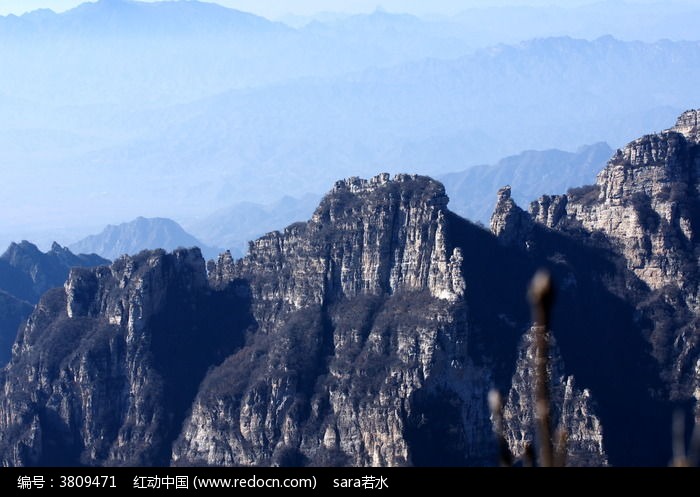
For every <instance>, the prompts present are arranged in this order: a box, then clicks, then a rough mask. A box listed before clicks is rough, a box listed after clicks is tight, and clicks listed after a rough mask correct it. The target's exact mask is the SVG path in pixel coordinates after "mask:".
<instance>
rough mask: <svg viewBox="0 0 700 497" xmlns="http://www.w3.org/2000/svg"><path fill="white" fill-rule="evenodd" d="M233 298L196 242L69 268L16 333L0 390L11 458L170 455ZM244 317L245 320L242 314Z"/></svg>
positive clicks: (222, 339) (221, 349) (152, 458)
mask: <svg viewBox="0 0 700 497" xmlns="http://www.w3.org/2000/svg"><path fill="white" fill-rule="evenodd" d="M222 298H223V299H224V302H228V304H229V305H231V308H230V309H229V310H230V311H233V312H235V311H236V305H237V304H238V300H237V299H236V298H235V297H233V296H230V295H228V296H227V295H224V294H221V293H220V292H219V293H218V294H212V293H211V292H210V291H209V289H208V285H207V278H206V272H205V269H204V260H203V259H202V257H201V254H200V252H199V250H198V249H193V250H190V251H187V250H179V251H175V252H174V253H173V254H166V253H165V252H163V251H155V252H144V253H142V254H139V255H138V256H135V257H123V258H120V259H118V260H117V261H115V263H114V264H112V266H110V267H107V266H103V267H98V268H94V269H86V268H74V269H73V270H71V273H70V275H69V278H68V280H67V281H66V283H65V286H64V288H61V289H54V290H51V291H50V292H48V293H47V294H45V295H44V296H43V297H42V299H41V301H40V302H39V304H38V305H37V307H36V310H35V311H34V313H33V314H32V316H31V317H30V318H29V320H28V322H27V324H26V325H25V326H24V328H23V329H22V330H21V331H20V334H19V336H18V339H17V342H16V343H15V345H14V347H13V355H12V360H11V361H10V364H9V365H8V367H7V369H6V372H5V377H4V391H5V395H4V396H3V397H2V398H1V399H0V412H1V413H2V416H0V448H1V449H2V450H1V451H0V454H1V455H2V462H3V464H4V465H36V464H54V465H66V464H68V465H73V464H88V465H97V464H108V465H113V464H117V465H122V464H126V465H143V464H146V465H153V464H166V463H167V462H168V460H169V455H170V443H171V442H172V440H173V439H174V438H175V437H176V436H177V434H178V432H179V428H180V424H181V422H182V419H183V418H184V415H185V411H186V410H187V409H188V407H189V406H190V402H191V399H192V397H194V394H195V392H196V388H197V386H198V384H199V381H201V379H202V377H203V376H204V373H205V372H206V369H207V368H208V367H210V366H211V365H212V364H215V363H216V361H217V359H218V360H221V359H223V357H224V356H225V355H227V354H228V353H230V352H231V351H232V350H233V349H234V347H235V344H236V342H237V341H240V335H239V334H237V333H236V328H237V327H238V329H239V330H240V329H241V328H242V326H240V325H239V326H237V320H240V319H241V318H242V316H244V313H240V314H239V317H237V318H234V319H232V318H230V317H228V318H227V317H224V316H222V314H223V313H222V311H221V309H220V308H217V307H218V306H220V305H221V304H222V302H218V306H215V307H212V303H213V302H217V301H218V300H219V299H222ZM243 322H244V323H245V320H243Z"/></svg>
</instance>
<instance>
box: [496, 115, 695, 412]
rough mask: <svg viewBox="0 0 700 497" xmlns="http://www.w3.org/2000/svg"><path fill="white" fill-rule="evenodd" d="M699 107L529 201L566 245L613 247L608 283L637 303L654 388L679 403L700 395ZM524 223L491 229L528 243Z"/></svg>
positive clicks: (534, 215)
mask: <svg viewBox="0 0 700 497" xmlns="http://www.w3.org/2000/svg"><path fill="white" fill-rule="evenodd" d="M698 112H699V111H697V110H691V111H687V112H685V113H683V115H681V116H680V117H679V118H678V121H677V123H676V125H675V126H673V127H672V128H670V129H668V130H666V131H662V132H660V133H657V134H652V135H647V136H643V137H641V138H639V139H637V140H634V141H632V142H630V143H629V144H628V145H626V146H625V147H624V148H622V149H620V150H618V151H617V152H616V153H615V154H614V156H613V157H612V158H611V159H610V161H609V162H608V164H607V166H606V167H605V168H604V169H603V170H602V171H601V172H600V173H599V174H598V177H597V181H596V184H595V185H591V186H586V187H581V188H574V189H572V190H570V191H569V192H568V193H567V194H566V195H562V196H553V197H549V196H544V197H542V198H541V199H539V200H538V201H535V202H533V203H532V204H531V206H530V219H531V220H532V222H534V223H536V224H537V226H538V228H536V230H542V227H546V228H549V229H551V230H554V231H556V232H558V233H562V234H564V235H565V236H566V240H567V241H566V242H565V243H572V242H573V243H578V244H581V245H582V246H588V247H594V248H595V249H596V250H599V251H604V252H605V253H607V254H609V255H607V256H606V257H607V258H608V259H609V260H610V263H611V264H612V265H613V267H617V269H616V273H615V274H616V275H618V276H623V278H622V279H621V280H619V281H614V280H615V277H613V278H610V277H609V276H606V278H607V281H606V283H605V284H606V287H607V288H608V289H609V290H610V291H612V292H613V293H615V294H616V295H618V297H619V298H621V299H623V300H625V301H627V302H629V303H630V304H631V305H632V306H634V308H635V309H636V312H637V313H638V317H637V322H638V323H639V324H638V326H639V328H640V330H639V331H640V334H641V335H642V336H644V337H645V338H646V340H648V343H649V344H650V345H651V355H652V356H653V357H654V359H655V360H656V361H657V363H658V365H659V367H660V368H661V372H660V377H661V379H662V383H663V385H664V386H663V387H662V390H663V393H657V395H658V396H660V397H664V398H669V399H672V400H676V401H687V400H690V399H694V398H696V396H697V395H696V389H697V387H696V385H697V368H698V364H700V334H698V331H697V330H698V328H699V327H700V305H699V301H698V298H699V293H700V270H699V265H700V248H698V247H699V245H698V233H699V230H700V224H699V223H700V221H699V220H700V181H699V177H700V142H699V135H698V126H697V123H698ZM499 198H500V196H499ZM516 209H517V206H516V207H513V206H509V212H513V211H516ZM500 218H503V219H505V218H504V217H503V216H501V217H500ZM500 218H499V219H500ZM526 222H527V221H523V220H522V219H520V218H517V219H515V220H511V221H509V222H508V221H506V222H501V223H500V224H498V225H497V226H496V227H495V228H497V229H494V233H496V234H497V235H499V237H500V238H502V239H503V240H504V241H508V243H510V244H511V245H517V244H518V243H521V244H522V243H523V240H527V239H528V237H527V236H523V235H522V234H521V233H520V232H521V231H522V230H521V228H520V227H521V226H522V225H523V224H526ZM528 236H529V237H530V239H531V238H532V234H530V235H528ZM547 236H550V235H547ZM514 240H515V241H514ZM640 283H641V285H640Z"/></svg>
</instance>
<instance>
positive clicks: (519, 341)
mask: <svg viewBox="0 0 700 497" xmlns="http://www.w3.org/2000/svg"><path fill="white" fill-rule="evenodd" d="M696 123H697V111H690V112H688V113H686V114H684V115H683V116H682V118H681V119H680V120H679V123H678V124H677V126H676V127H675V128H673V129H672V130H670V131H667V132H662V133H659V134H657V135H649V136H647V137H644V138H642V139H641V140H637V141H635V142H632V143H631V144H630V145H628V147H626V148H625V149H622V150H620V151H618V152H617V153H616V154H615V155H614V156H613V158H612V159H611V160H610V161H609V163H608V165H607V166H606V168H605V169H604V170H603V171H602V172H601V173H600V174H599V176H598V182H597V184H596V185H594V186H592V187H585V188H581V189H574V190H570V191H569V193H567V194H566V195H561V196H554V197H551V196H545V197H542V198H541V199H539V200H538V201H536V202H533V204H532V205H531V207H530V212H526V211H524V210H522V209H521V208H519V207H518V206H517V205H516V204H515V202H514V201H513V200H512V198H511V195H510V189H509V188H504V189H502V190H501V192H500V193H499V197H498V203H497V206H496V209H495V212H494V215H493V218H492V231H493V233H491V232H488V231H486V230H484V229H482V228H480V227H478V226H476V225H474V224H472V223H470V222H468V221H466V220H464V219H462V218H460V217H459V216H457V215H455V214H454V213H452V212H450V211H449V209H448V208H447V206H448V198H447V196H446V195H445V191H444V188H443V186H442V185H441V184H440V183H438V182H436V181H434V180H432V179H430V178H427V177H423V176H415V175H403V174H402V175H397V176H395V177H394V178H393V179H392V178H391V177H390V176H389V175H388V174H382V175H379V176H376V177H374V178H372V179H369V180H362V179H359V178H350V179H347V180H344V181H339V182H337V183H336V184H335V186H334V187H333V189H332V190H331V192H329V194H328V195H327V196H326V197H324V199H323V200H322V201H321V204H320V205H319V207H318V208H317V209H316V211H315V213H314V214H313V216H312V217H311V219H310V220H309V221H308V222H305V223H296V224H293V225H291V226H289V227H288V228H286V229H285V230H284V231H282V232H273V233H270V234H268V235H266V236H264V237H262V238H260V239H258V240H256V241H255V242H251V245H250V250H249V253H248V255H247V256H246V257H244V258H243V259H240V260H234V259H233V257H232V256H231V255H230V254H229V253H224V254H222V255H221V256H220V257H219V258H218V259H217V260H216V261H210V262H209V263H208V264H207V267H206V268H205V262H204V259H203V258H202V256H201V253H200V252H199V250H198V249H189V250H188V249H179V250H176V251H175V252H173V253H172V254H168V253H166V252H164V251H144V252H142V253H141V254H139V255H137V256H124V257H121V258H119V259H117V260H116V261H115V262H114V263H113V264H112V265H111V266H109V267H100V268H96V269H84V268H77V269H73V270H71V273H70V275H69V277H68V280H67V282H66V283H65V285H64V287H63V288H62V289H56V290H52V291H50V292H49V293H47V294H45V295H44V296H43V297H42V299H41V301H40V302H39V304H38V306H37V308H36V310H35V311H34V312H33V314H32V316H31V317H30V318H29V320H28V322H27V324H26V326H25V327H24V328H23V329H22V330H21V333H20V335H19V337H18V339H17V342H16V343H15V345H14V347H13V355H12V359H11V361H10V364H9V365H8V366H7V367H6V368H5V369H4V370H2V372H1V373H0V382H2V383H3V385H4V389H3V391H4V395H3V396H2V397H0V458H1V460H2V462H3V464H5V465H37V464H52V463H54V464H55V463H59V462H60V463H61V464H86V465H121V464H136V465H162V464H175V465H190V464H197V465H200V464H204V465H287V466H289V465H372V466H396V465H421V466H425V465H465V464H470V465H488V464H493V463H494V462H495V456H496V451H497V444H496V442H495V440H494V437H493V434H492V426H491V417H490V412H489V409H488V405H487V402H486V399H487V394H488V391H489V390H490V389H492V388H496V389H498V390H500V391H501V392H502V393H503V394H504V397H505V398H506V399H507V401H506V404H505V410H504V420H505V423H506V426H505V433H506V434H507V441H508V443H509V445H510V447H511V450H512V451H513V453H514V454H515V455H516V456H521V455H522V454H523V451H524V449H525V446H526V445H527V444H528V443H531V442H532V441H535V438H534V419H533V418H534V416H533V412H534V409H533V405H534V404H533V402H534V400H533V399H532V396H531V392H532V382H533V373H532V355H533V354H532V351H531V340H530V339H529V338H528V337H529V334H528V330H529V328H530V314H529V309H528V306H527V303H526V301H525V298H524V293H525V289H526V287H527V284H528V281H529V280H530V278H531V276H532V274H533V273H534V271H535V270H536V269H537V268H539V267H546V268H548V269H549V270H550V272H551V273H552V275H553V277H554V280H555V281H556V282H557V283H558V295H557V301H556V304H555V307H554V312H553V316H552V326H551V328H552V330H551V332H552V335H553V336H554V337H555V340H556V347H553V349H552V350H553V352H552V353H553V358H552V364H553V367H552V372H551V381H552V385H553V395H552V397H553V399H554V400H555V406H554V420H555V422H556V423H557V425H558V426H559V427H561V428H562V429H563V430H564V431H565V432H566V434H567V436H568V440H569V443H568V451H567V452H568V461H569V463H570V464H572V465H576V464H590V465H605V464H608V463H609V464H613V465H650V464H656V465H659V464H666V463H667V462H668V460H669V457H670V439H669V435H668V433H669V427H670V420H671V412H672V411H673V410H674V409H675V407H676V406H682V407H689V406H690V403H691V401H692V400H694V396H696V395H697V391H698V384H699V383H700V381H699V380H698V370H700V367H699V366H698V365H700V361H699V355H700V354H699V351H698V348H697V341H698V336H697V326H696V325H695V324H693V323H696V321H694V320H697V312H698V309H697V305H696V304H695V302H696V300H697V284H698V283H697V278H696V271H697V254H696V253H695V246H696V245H697V243H696V239H695V236H696V235H695V233H696V229H695V226H696V223H697V222H698V219H700V218H698V216H697V199H698V181H697V167H698V160H697V157H698V155H697V154H698V148H697V147H698V145H697V138H696V136H697V128H696ZM664 186H667V187H668V189H669V191H668V193H664V192H665V190H664V189H663V187H664ZM642 194H644V195H646V197H642ZM676 311H677V312H678V313H676ZM183 365H186V366H187V367H186V368H184V367H183ZM640 433H643V434H644V436H639V434H640ZM535 443H536V442H535Z"/></svg>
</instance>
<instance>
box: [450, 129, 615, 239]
mask: <svg viewBox="0 0 700 497" xmlns="http://www.w3.org/2000/svg"><path fill="white" fill-rule="evenodd" d="M612 152H613V151H612V149H611V148H610V147H609V146H608V144H607V143H596V144H595V145H588V146H584V147H581V148H580V149H579V150H578V151H576V152H575V153H572V152H564V151H562V150H544V151H535V150H528V151H526V152H523V153H521V154H518V155H514V156H511V157H506V158H505V159H502V160H500V161H499V162H498V163H497V164H495V165H493V166H476V167H472V168H469V169H467V170H466V171H461V172H456V173H449V174H445V175H442V176H440V177H439V178H438V179H439V180H440V181H442V183H443V184H444V185H445V190H446V191H447V194H448V195H449V197H450V208H451V209H452V210H453V211H454V212H456V213H457V214H460V215H462V216H464V217H466V218H467V219H470V220H472V221H479V222H481V223H483V224H485V225H488V223H489V219H490V218H491V214H492V213H493V208H494V205H495V202H496V192H498V190H499V189H500V188H501V187H503V186H505V185H510V186H511V187H512V190H513V199H514V200H515V201H516V202H517V203H518V204H519V205H525V206H527V205H528V204H529V203H530V202H532V201H533V200H535V199H537V198H539V197H540V196H541V195H543V194H547V195H552V194H558V193H564V192H566V191H567V190H568V189H569V188H572V187H576V186H581V185H588V184H591V183H593V182H594V181H595V178H596V175H597V174H598V173H599V172H600V171H601V170H602V169H603V167H604V166H605V163H606V162H607V160H608V159H609V158H610V156H611V154H612Z"/></svg>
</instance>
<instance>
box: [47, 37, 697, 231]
mask: <svg viewBox="0 0 700 497" xmlns="http://www.w3.org/2000/svg"><path fill="white" fill-rule="evenodd" d="M662 54H663V55H662ZM698 80H700V44H699V43H672V42H661V43H657V44H651V45H647V44H643V43H625V42H620V41H617V40H614V39H612V38H601V39H599V40H596V41H594V42H588V41H584V40H573V39H570V38H557V39H547V40H536V41H533V42H529V43H524V44H522V45H518V46H501V47H497V48H494V49H492V50H484V51H481V52H479V53H478V54H476V55H473V56H468V57H464V58H460V59H456V60H434V59H433V60H425V61H421V62H416V63H410V64H405V65H402V66H398V67H395V68H391V69H376V70H371V71H367V72H365V73H363V74H357V75H354V76H351V77H350V76H349V77H342V78H336V79H331V80H325V79H324V80H302V81H296V82H293V83H288V84H283V85H276V86H271V87H266V88H263V89H256V90H248V91H234V92H228V93H225V94H221V95H219V96H216V97H211V98H207V99H204V100H201V101H198V102H196V103H193V104H191V105H188V106H185V107H181V108H178V109H170V110H169V111H168V112H167V113H164V114H163V117H162V118H161V119H159V118H157V117H155V116H158V114H159V113H158V112H154V114H153V115H151V116H150V117H148V118H147V119H146V121H147V122H149V123H152V124H153V126H152V128H151V130H150V131H149V132H148V134H147V135H145V136H144V137H142V138H141V139H139V140H138V141H134V142H128V143H126V144H124V145H121V146H117V147H109V148H105V149H103V150H99V151H95V152H94V153H90V154H88V155H86V156H84V157H82V159H81V160H78V161H75V163H76V164H80V165H81V166H82V167H90V169H93V168H100V170H101V171H103V174H101V175H100V176H95V175H92V176H90V180H89V190H90V191H95V192H104V194H103V195H101V196H99V197H95V202H96V204H97V205H100V206H102V205H104V206H106V205H110V206H114V208H116V209H120V210H125V209H130V210H131V212H127V213H124V214H125V215H127V214H128V215H136V214H137V213H136V212H135V211H136V209H139V208H141V209H142V210H141V212H145V211H146V209H148V208H149V207H150V206H153V205H158V207H162V206H163V204H165V205H166V206H167V208H168V211H169V212H171V214H170V215H172V216H176V217H178V218H183V219H184V218H187V217H188V216H201V215H206V214H207V211H210V210H211V209H212V208H222V207H225V206H226V205H228V204H230V199H231V198H237V199H240V200H241V201H255V202H263V203H267V202H270V201H273V200H274V199H276V198H280V197H282V196H284V195H291V196H300V195H303V194H304V193H305V192H309V191H323V189H324V188H325V185H327V184H329V183H332V182H333V181H334V179H335V178H336V177H339V176H341V177H342V176H353V175H362V176H370V175H373V174H375V173H378V172H381V171H389V172H400V171H405V170H412V171H417V172H419V173H422V174H430V175H439V174H444V173H446V172H448V171H454V170H458V169H463V168H466V167H468V166H470V165H475V164H484V163H493V162H495V161H496V160H498V159H500V158H501V157H505V156H508V155H512V154H516V153H519V152H520V151H522V150H546V149H550V148H558V149H563V150H567V149H568V150H571V149H575V148H576V147H577V146H579V145H580V144H581V143H596V142H599V141H606V142H608V143H610V144H611V145H613V146H617V145H619V144H621V143H624V142H625V141H627V140H629V139H631V138H632V137H633V136H636V135H639V134H641V133H643V132H644V130H646V129H660V128H661V127H662V126H663V122H668V120H672V119H673V118H674V117H675V116H676V115H677V114H679V113H680V112H681V111H682V110H683V109H684V108H685V107H687V106H688V105H689V103H691V104H692V102H693V101H694V99H696V98H697V91H696V87H695V85H694V82H695V81H698ZM485 82H488V84H485ZM163 123H168V124H163ZM66 167H68V168H72V167H75V166H70V165H67V166H66ZM125 172H127V173H133V174H135V175H138V176H139V177H140V178H141V181H139V182H138V183H134V184H132V185H130V188H129V191H128V192H124V191H123V189H120V190H119V192H117V191H116V188H117V186H116V185H119V184H120V182H121V178H122V176H123V174H124V173H125ZM67 188H68V189H70V188H71V187H70V186H67ZM47 195H50V193H49V192H47ZM117 199H119V200H120V201H119V202H116V200H117ZM155 199H158V201H157V202H156V201H155ZM66 215H70V214H69V213H68V212H67V213H66Z"/></svg>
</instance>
